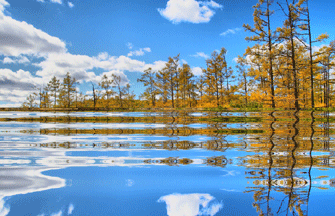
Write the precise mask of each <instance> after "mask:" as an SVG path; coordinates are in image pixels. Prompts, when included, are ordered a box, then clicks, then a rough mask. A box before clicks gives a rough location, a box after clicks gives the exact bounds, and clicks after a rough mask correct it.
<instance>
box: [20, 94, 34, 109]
mask: <svg viewBox="0 0 335 216" xmlns="http://www.w3.org/2000/svg"><path fill="white" fill-rule="evenodd" d="M37 95H38V94H37V93H32V94H30V95H28V97H27V98H26V101H25V102H24V103H23V104H22V107H27V108H30V109H31V108H34V107H37V106H38V104H37V103H36V97H37Z"/></svg>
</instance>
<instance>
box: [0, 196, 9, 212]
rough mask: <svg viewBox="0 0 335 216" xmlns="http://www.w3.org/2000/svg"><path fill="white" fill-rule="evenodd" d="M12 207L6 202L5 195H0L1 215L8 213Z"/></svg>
mask: <svg viewBox="0 0 335 216" xmlns="http://www.w3.org/2000/svg"><path fill="white" fill-rule="evenodd" d="M9 211H10V207H9V206H7V205H6V204H5V200H4V197H0V216H6V215H8V213H9Z"/></svg>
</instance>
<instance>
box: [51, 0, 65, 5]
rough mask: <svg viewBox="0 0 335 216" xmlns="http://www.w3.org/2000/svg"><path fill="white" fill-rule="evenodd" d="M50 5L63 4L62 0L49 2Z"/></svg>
mask: <svg viewBox="0 0 335 216" xmlns="http://www.w3.org/2000/svg"><path fill="white" fill-rule="evenodd" d="M50 2H52V3H57V4H63V1H62V0H50Z"/></svg>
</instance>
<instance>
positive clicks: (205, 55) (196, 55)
mask: <svg viewBox="0 0 335 216" xmlns="http://www.w3.org/2000/svg"><path fill="white" fill-rule="evenodd" d="M192 56H193V57H200V58H204V59H208V58H209V56H208V55H207V54H205V53H204V52H197V53H196V54H195V55H192Z"/></svg>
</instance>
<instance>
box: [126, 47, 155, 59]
mask: <svg viewBox="0 0 335 216" xmlns="http://www.w3.org/2000/svg"><path fill="white" fill-rule="evenodd" d="M145 52H151V49H150V48H149V47H146V48H140V49H139V50H135V51H131V52H129V53H128V56H129V57H131V56H144V54H145Z"/></svg>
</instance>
